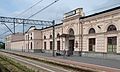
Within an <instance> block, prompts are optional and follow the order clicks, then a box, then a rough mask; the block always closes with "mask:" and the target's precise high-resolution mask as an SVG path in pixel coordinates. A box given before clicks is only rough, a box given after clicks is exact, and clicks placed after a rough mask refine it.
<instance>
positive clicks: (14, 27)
mask: <svg viewBox="0 0 120 72" xmlns="http://www.w3.org/2000/svg"><path fill="white" fill-rule="evenodd" d="M13 20H14V21H13V24H14V34H15V18H14V19H13Z"/></svg>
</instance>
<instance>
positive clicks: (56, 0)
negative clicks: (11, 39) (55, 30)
mask: <svg viewBox="0 0 120 72" xmlns="http://www.w3.org/2000/svg"><path fill="white" fill-rule="evenodd" d="M41 1H42V0H41ZM58 1H59V0H55V1H54V2H52V3H50V4H49V5H47V6H46V7H44V8H42V9H41V10H39V11H38V12H36V13H35V14H33V15H31V16H30V17H28V19H29V18H32V17H33V16H35V15H36V14H38V13H40V12H42V11H43V10H45V9H47V8H48V7H50V6H51V5H53V4H54V3H56V2H58ZM39 3H40V2H39ZM37 4H38V3H36V4H35V5H37ZM35 5H33V6H35ZM31 7H32V6H31ZM16 26H18V25H16ZM16 26H15V27H16ZM11 29H14V27H13V28H11ZM8 32H9V31H6V32H4V33H3V34H1V35H0V36H2V35H4V34H6V33H8Z"/></svg>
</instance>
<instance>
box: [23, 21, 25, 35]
mask: <svg viewBox="0 0 120 72" xmlns="http://www.w3.org/2000/svg"><path fill="white" fill-rule="evenodd" d="M24 26H25V23H24V20H23V35H24V29H25V28H24Z"/></svg>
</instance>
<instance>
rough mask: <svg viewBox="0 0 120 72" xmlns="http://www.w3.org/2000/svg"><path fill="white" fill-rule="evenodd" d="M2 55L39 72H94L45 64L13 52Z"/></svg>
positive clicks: (3, 52) (2, 52)
mask: <svg viewBox="0 0 120 72" xmlns="http://www.w3.org/2000/svg"><path fill="white" fill-rule="evenodd" d="M0 54H3V55H6V56H7V57H10V58H12V59H13V60H15V61H17V62H19V63H22V64H24V65H26V66H28V67H30V68H32V69H33V70H35V71H37V72H83V71H84V72H93V71H90V70H84V69H81V70H79V69H76V68H72V67H66V66H61V65H55V64H54V63H53V64H52V63H49V62H44V61H40V60H36V59H34V58H31V57H27V56H23V55H19V54H15V53H11V52H6V51H1V52H0Z"/></svg>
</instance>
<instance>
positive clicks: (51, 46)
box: [50, 41, 53, 50]
mask: <svg viewBox="0 0 120 72" xmlns="http://www.w3.org/2000/svg"><path fill="white" fill-rule="evenodd" d="M52 46H53V45H52V41H50V50H52Z"/></svg>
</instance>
